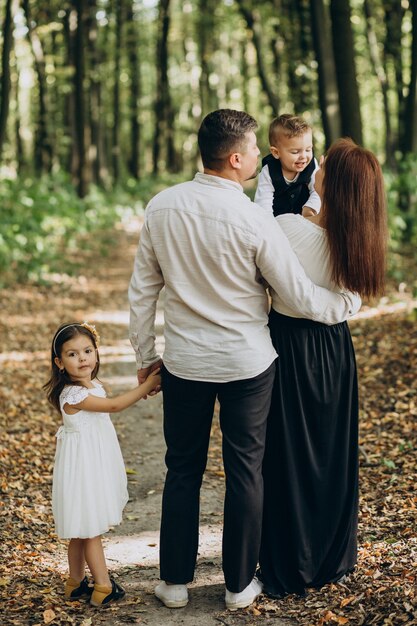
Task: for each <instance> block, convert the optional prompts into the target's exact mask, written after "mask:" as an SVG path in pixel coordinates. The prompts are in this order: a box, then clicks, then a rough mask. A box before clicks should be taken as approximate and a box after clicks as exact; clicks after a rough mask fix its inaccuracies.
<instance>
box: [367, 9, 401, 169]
mask: <svg viewBox="0 0 417 626" xmlns="http://www.w3.org/2000/svg"><path fill="white" fill-rule="evenodd" d="M363 8H364V12H365V19H366V34H367V38H368V45H369V57H370V60H371V65H372V69H373V71H374V74H375V75H376V77H377V79H378V82H379V86H380V88H381V93H382V98H383V103H384V121H385V154H386V158H387V161H388V163H389V164H390V165H391V167H393V166H394V159H393V145H394V138H393V136H392V127H391V115H390V106H389V86H388V81H387V75H386V73H385V68H384V65H383V62H382V59H381V58H380V53H379V44H378V39H377V36H376V32H375V28H374V16H373V13H372V6H371V2H370V0H364V3H363Z"/></svg>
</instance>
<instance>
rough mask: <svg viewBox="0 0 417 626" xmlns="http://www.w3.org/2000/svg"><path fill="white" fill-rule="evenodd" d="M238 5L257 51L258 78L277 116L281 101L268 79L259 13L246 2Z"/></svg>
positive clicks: (243, 1) (240, 2) (241, 1)
mask: <svg viewBox="0 0 417 626" xmlns="http://www.w3.org/2000/svg"><path fill="white" fill-rule="evenodd" d="M236 3H237V6H238V9H239V11H240V13H241V15H242V17H243V19H244V20H245V22H246V26H247V28H248V30H249V32H250V33H251V36H252V42H253V45H254V47H255V50H256V63H257V67H258V76H259V80H260V83H261V87H262V91H263V92H264V93H265V95H266V97H267V100H268V103H269V106H270V107H271V109H272V114H273V115H277V114H278V108H279V99H278V96H277V94H276V92H275V90H274V89H273V88H272V84H271V82H270V80H269V78H268V71H267V68H266V63H265V61H264V54H263V50H264V41H263V36H262V28H261V22H260V17H259V13H257V12H256V11H254V10H253V9H252V7H251V6H248V4H247V3H246V1H245V0H237V2H236Z"/></svg>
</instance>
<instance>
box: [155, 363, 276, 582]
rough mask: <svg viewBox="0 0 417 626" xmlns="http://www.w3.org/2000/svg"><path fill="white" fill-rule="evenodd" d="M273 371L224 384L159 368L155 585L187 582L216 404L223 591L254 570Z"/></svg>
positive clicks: (191, 569)
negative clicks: (160, 486)
mask: <svg viewBox="0 0 417 626" xmlns="http://www.w3.org/2000/svg"><path fill="white" fill-rule="evenodd" d="M274 374H275V363H273V364H272V365H271V366H270V367H269V368H268V369H267V370H266V371H264V372H263V373H261V374H259V375H258V376H256V377H254V378H249V379H245V380H237V381H233V382H227V383H212V382H201V381H194V380H186V379H183V378H178V377H177V376H174V375H173V374H171V373H170V372H168V370H167V369H166V368H165V367H162V390H163V400H164V435H165V441H166V444H167V453H166V458H165V462H166V465H167V468H168V471H167V475H166V480H165V487H164V494H163V500H162V520H161V537H160V575H161V579H162V580H165V581H167V582H170V583H174V584H186V583H189V582H191V581H192V580H193V578H194V568H195V564H196V559H197V549H198V526H199V510H200V487H201V482H202V478H203V474H204V470H205V468H206V463H207V451H208V445H209V439H210V430H211V423H212V418H213V411H214V403H215V400H216V397H217V399H218V401H219V404H220V427H221V430H222V434H223V444H222V445H223V463H224V470H225V475H226V496H225V504H224V527H223V572H224V577H225V582H226V587H227V589H228V590H229V591H232V592H235V593H236V592H239V591H242V590H243V589H244V588H245V587H246V586H247V585H248V584H249V583H250V582H251V580H252V578H253V576H254V573H255V570H256V566H257V563H258V556H259V546H260V539H261V526H262V507H263V479H262V460H263V455H264V448H265V435H266V421H267V417H268V411H269V407H270V403H271V393H272V387H273V382H274Z"/></svg>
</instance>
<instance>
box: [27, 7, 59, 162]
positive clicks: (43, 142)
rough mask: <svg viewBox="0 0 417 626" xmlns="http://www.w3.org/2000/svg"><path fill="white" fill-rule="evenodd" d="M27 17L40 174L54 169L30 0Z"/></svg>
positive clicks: (41, 59)
mask: <svg viewBox="0 0 417 626" xmlns="http://www.w3.org/2000/svg"><path fill="white" fill-rule="evenodd" d="M22 6H23V11H24V14H25V17H26V26H27V29H28V38H29V43H30V46H31V49H32V54H33V58H34V65H35V71H36V75H37V77H38V90H39V118H38V124H37V129H36V134H35V169H36V170H37V171H38V172H39V173H40V172H43V171H47V172H50V171H51V168H52V146H51V144H50V141H49V134H48V127H47V126H48V125H47V120H48V116H49V115H50V112H49V109H48V105H47V92H46V73H45V55H44V52H43V48H42V43H41V40H40V39H39V36H38V33H37V32H36V30H35V29H34V28H33V20H32V16H31V11H30V5H29V0H22Z"/></svg>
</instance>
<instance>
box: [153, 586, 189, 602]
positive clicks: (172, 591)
mask: <svg viewBox="0 0 417 626" xmlns="http://www.w3.org/2000/svg"><path fill="white" fill-rule="evenodd" d="M155 595H156V597H157V598H159V599H160V600H161V602H163V603H164V604H165V606H166V607H168V608H169V609H180V608H181V607H183V606H186V605H187V604H188V589H187V585H167V584H166V582H165V581H162V582H160V583H159V585H157V586H156V587H155Z"/></svg>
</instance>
